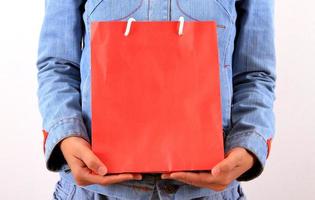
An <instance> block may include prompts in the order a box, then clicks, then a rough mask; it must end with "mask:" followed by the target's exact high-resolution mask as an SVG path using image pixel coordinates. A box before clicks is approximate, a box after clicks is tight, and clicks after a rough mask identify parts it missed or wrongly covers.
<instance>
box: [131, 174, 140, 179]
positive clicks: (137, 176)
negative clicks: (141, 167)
mask: <svg viewBox="0 0 315 200" xmlns="http://www.w3.org/2000/svg"><path fill="white" fill-rule="evenodd" d="M133 178H134V179H136V180H141V179H142V176H141V174H136V175H133Z"/></svg>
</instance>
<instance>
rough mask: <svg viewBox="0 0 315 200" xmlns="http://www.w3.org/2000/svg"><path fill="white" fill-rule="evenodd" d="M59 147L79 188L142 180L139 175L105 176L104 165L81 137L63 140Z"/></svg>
mask: <svg viewBox="0 0 315 200" xmlns="http://www.w3.org/2000/svg"><path fill="white" fill-rule="evenodd" d="M59 145H60V149H61V151H62V153H63V155H64V158H65V159H66V161H67V163H68V165H69V167H70V169H71V171H72V175H73V177H74V179H75V181H76V183H77V184H78V185H80V186H86V185H90V184H101V185H109V184H113V183H118V182H122V181H127V180H141V179H142V176H141V174H130V173H123V174H118V175H106V173H107V168H106V166H105V164H104V163H102V162H101V160H100V159H99V158H98V157H97V156H96V155H95V154H94V153H93V152H92V150H91V146H90V144H89V143H88V142H87V141H86V140H85V139H83V138H81V137H76V136H72V137H68V138H65V139H63V140H62V141H61V142H60V143H59ZM105 175H106V176H105Z"/></svg>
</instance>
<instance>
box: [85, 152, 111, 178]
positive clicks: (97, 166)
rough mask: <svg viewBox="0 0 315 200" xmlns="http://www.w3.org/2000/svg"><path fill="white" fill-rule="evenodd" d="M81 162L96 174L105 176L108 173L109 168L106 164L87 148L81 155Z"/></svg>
mask: <svg viewBox="0 0 315 200" xmlns="http://www.w3.org/2000/svg"><path fill="white" fill-rule="evenodd" d="M81 160H82V161H83V162H84V163H85V165H86V166H87V167H88V168H89V169H90V170H92V171H93V172H94V173H96V174H99V175H101V176H104V175H105V174H106V173H107V167H106V166H105V164H104V163H103V162H102V161H101V160H100V159H99V158H98V157H97V156H96V155H95V154H94V153H93V151H92V150H91V149H89V148H87V149H86V150H85V151H84V152H82V154H81Z"/></svg>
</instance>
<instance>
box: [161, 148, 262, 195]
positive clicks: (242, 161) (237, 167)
mask: <svg viewBox="0 0 315 200" xmlns="http://www.w3.org/2000/svg"><path fill="white" fill-rule="evenodd" d="M255 159H256V158H255V156H254V155H252V154H251V153H249V152H248V151H247V150H246V149H244V148H241V147H237V148H234V149H232V150H231V151H230V152H229V153H228V154H227V155H226V158H225V159H224V160H223V161H221V162H220V163H218V164H217V165H216V166H215V167H213V168H212V170H211V171H210V172H172V173H163V174H162V175H161V178H162V179H174V180H177V181H181V182H184V183H187V184H190V185H194V186H197V187H205V188H209V189H212V190H215V191H222V190H224V189H225V188H226V187H227V186H228V185H229V184H230V183H231V182H232V181H233V180H235V179H237V178H238V177H239V176H241V175H242V174H243V173H244V172H246V171H247V170H249V169H250V168H251V167H252V166H253V164H254V162H255Z"/></svg>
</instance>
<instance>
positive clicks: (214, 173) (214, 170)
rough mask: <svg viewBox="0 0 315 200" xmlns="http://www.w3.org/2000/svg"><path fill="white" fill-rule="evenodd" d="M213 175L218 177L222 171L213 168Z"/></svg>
mask: <svg viewBox="0 0 315 200" xmlns="http://www.w3.org/2000/svg"><path fill="white" fill-rule="evenodd" d="M211 174H212V175H214V176H217V175H218V174H220V169H219V168H213V169H212V170H211Z"/></svg>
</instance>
